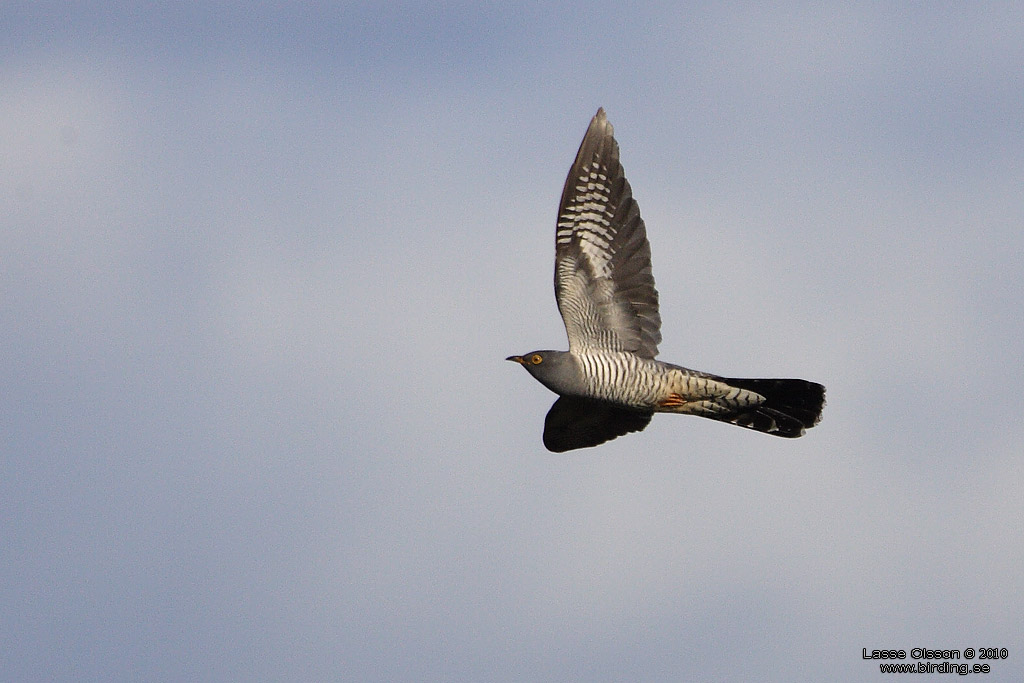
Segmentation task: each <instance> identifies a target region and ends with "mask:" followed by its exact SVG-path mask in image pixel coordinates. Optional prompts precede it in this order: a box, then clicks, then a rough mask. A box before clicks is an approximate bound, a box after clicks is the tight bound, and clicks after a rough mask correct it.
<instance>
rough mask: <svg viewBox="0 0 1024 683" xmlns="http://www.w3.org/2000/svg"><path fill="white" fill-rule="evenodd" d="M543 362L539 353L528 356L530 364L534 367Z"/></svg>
mask: <svg viewBox="0 0 1024 683" xmlns="http://www.w3.org/2000/svg"><path fill="white" fill-rule="evenodd" d="M543 360H544V359H543V358H541V356H540V354H539V353H535V354H533V355H532V356H530V362H531V363H533V364H534V365H540V364H541V361H543Z"/></svg>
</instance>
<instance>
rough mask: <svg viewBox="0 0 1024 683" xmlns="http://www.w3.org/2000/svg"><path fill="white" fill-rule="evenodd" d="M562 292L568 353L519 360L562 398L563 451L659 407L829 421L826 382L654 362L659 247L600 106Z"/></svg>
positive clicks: (569, 230) (560, 258) (576, 166)
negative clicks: (654, 259)
mask: <svg viewBox="0 0 1024 683" xmlns="http://www.w3.org/2000/svg"><path fill="white" fill-rule="evenodd" d="M555 298H556V300H557V301H558V310H559V312H560V313H561V314H562V320H563V321H564V322H565V330H566V332H567V333H568V336H569V350H568V351H531V352H530V353H527V354H524V355H522V356H509V357H508V359H507V360H510V361H515V362H516V363H519V364H521V365H522V366H523V367H524V368H526V370H527V371H528V372H529V373H530V374H531V375H533V376H534V377H535V378H536V379H537V381H539V382H540V383H541V384H543V385H544V386H546V387H547V388H548V389H550V390H551V391H553V392H555V393H556V394H558V396H559V397H558V399H557V400H556V401H555V403H554V405H552V406H551V410H550V411H548V415H547V418H545V420H544V445H545V446H546V447H547V448H548V450H551V451H554V452H556V453H561V452H564V451H569V450H573V449H575V448H587V447H590V446H597V445H598V444H602V443H604V442H605V441H609V440H611V439H614V438H616V437H618V436H622V435H623V434H627V433H629V432H638V431H640V430H642V429H643V428H644V427H646V426H647V424H648V423H649V422H650V421H651V416H652V415H653V414H654V413H686V414H690V415H699V416H701V417H708V418H711V419H713V420H720V421H722V422H729V423H732V424H734V425H739V426H740V427H746V428H748V429H754V430H757V431H759V432H764V433H765V434H774V435H775V436H785V437H790V438H792V437H798V436H803V434H804V431H805V430H806V429H808V428H810V427H813V426H814V425H816V424H817V423H818V421H819V420H820V419H821V410H822V407H823V406H824V405H825V387H823V386H822V385H820V384H816V383H814V382H808V381H806V380H802V379H732V378H727V377H718V376H717V375H711V374H708V373H706V372H698V371H696V370H688V369H687V368H684V367H680V366H678V365H672V364H671V363H664V362H662V361H658V360H655V359H654V357H655V356H656V355H657V354H658V344H659V343H660V342H661V315H660V314H659V313H658V292H657V290H656V289H655V288H654V276H653V275H652V274H651V247H650V244H649V243H648V242H647V231H646V229H645V228H644V222H643V220H642V219H641V218H640V209H639V207H638V206H637V203H636V201H634V199H633V194H632V191H631V189H630V187H629V182H627V181H626V176H625V174H624V173H623V170H622V166H621V165H620V164H619V145H618V143H616V142H615V138H614V137H613V130H612V126H611V124H610V123H608V119H607V117H606V116H605V113H604V109H598V110H597V114H596V115H595V116H594V118H593V120H591V122H590V128H589V129H587V134H586V135H585V136H584V137H583V142H582V143H581V144H580V150H579V152H578V153H577V154H576V161H575V162H574V163H573V165H572V168H571V169H569V176H568V178H566V181H565V188H564V189H563V190H562V201H561V204H560V205H559V210H558V227H557V230H556V232H555Z"/></svg>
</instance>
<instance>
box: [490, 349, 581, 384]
mask: <svg viewBox="0 0 1024 683" xmlns="http://www.w3.org/2000/svg"><path fill="white" fill-rule="evenodd" d="M505 360H510V361H512V362H514V363H519V364H520V365H522V366H523V367H524V368H526V371H527V372H529V373H530V374H531V375H533V376H534V377H535V378H536V379H537V381H538V382H540V383H541V384H543V385H544V386H546V387H547V388H548V389H550V390H551V391H553V392H555V393H556V394H574V393H578V392H579V391H580V386H581V384H580V383H581V377H580V372H579V370H578V369H577V366H576V361H575V359H573V357H572V354H570V353H568V352H566V351H531V352H529V353H526V354H523V355H522V356H509V357H508V358H506V359H505Z"/></svg>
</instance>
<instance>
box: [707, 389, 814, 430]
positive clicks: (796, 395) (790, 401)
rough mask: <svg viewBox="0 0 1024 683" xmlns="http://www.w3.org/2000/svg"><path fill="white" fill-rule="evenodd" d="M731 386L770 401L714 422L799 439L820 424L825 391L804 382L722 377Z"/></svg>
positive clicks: (742, 409) (724, 416)
mask: <svg viewBox="0 0 1024 683" xmlns="http://www.w3.org/2000/svg"><path fill="white" fill-rule="evenodd" d="M722 381H723V382H725V383H727V384H729V385H730V386H734V387H739V388H740V389H746V390H748V391H756V392H757V393H759V394H761V395H762V396H764V397H765V399H767V400H766V401H765V402H764V403H762V404H760V405H757V406H751V407H749V408H740V409H739V411H738V412H736V413H733V414H731V415H722V416H721V417H718V416H714V415H708V416H707V417H711V418H714V419H719V420H722V421H724V422H731V423H732V424H734V425H739V426H740V427H746V428H748V429H756V430H757V431H759V432H764V433H765V434H772V435H774V436H785V437H788V438H791V439H792V438H796V437H798V436H803V435H804V431H805V430H807V429H810V428H811V427H813V426H814V425H816V424H818V421H819V420H821V410H822V408H824V407H825V387H823V386H822V385H820V384H816V383H815V382H808V381H807V380H803V379H736V378H728V377H723V378H722Z"/></svg>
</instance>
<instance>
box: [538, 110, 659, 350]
mask: <svg viewBox="0 0 1024 683" xmlns="http://www.w3.org/2000/svg"><path fill="white" fill-rule="evenodd" d="M555 298H556V299H557V301H558V310H559V311H560V312H561V314H562V320H564V321H565V330H566V332H567V333H568V336H569V350H570V351H581V350H582V351H585V350H603V351H630V352H633V353H635V354H637V355H638V356H641V357H643V358H654V356H655V355H657V353H658V344H659V343H660V342H661V316H660V314H659V313H658V291H657V290H656V289H655V288H654V276H653V275H652V273H651V247H650V244H649V243H648V242H647V230H646V229H645V228H644V222H643V219H641V218H640V208H639V207H638V206H637V203H636V201H635V200H634V199H633V193H632V190H631V189H630V187H629V182H627V181H626V176H625V174H624V173H623V171H622V166H621V165H620V164H619V145H618V144H617V143H616V142H615V138H614V137H613V130H612V126H611V124H610V123H608V119H607V117H606V116H605V113H604V110H603V109H598V110H597V114H596V115H595V116H594V118H593V120H591V122H590V128H589V129H587V134H586V136H584V138H583V142H582V144H580V149H579V152H578V153H577V154H576V161H575V162H574V163H573V165H572V168H571V169H570V170H569V177H568V178H566V181H565V188H564V189H563V190H562V202H561V204H560V205H559V209H558V228H557V230H556V233H555Z"/></svg>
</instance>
